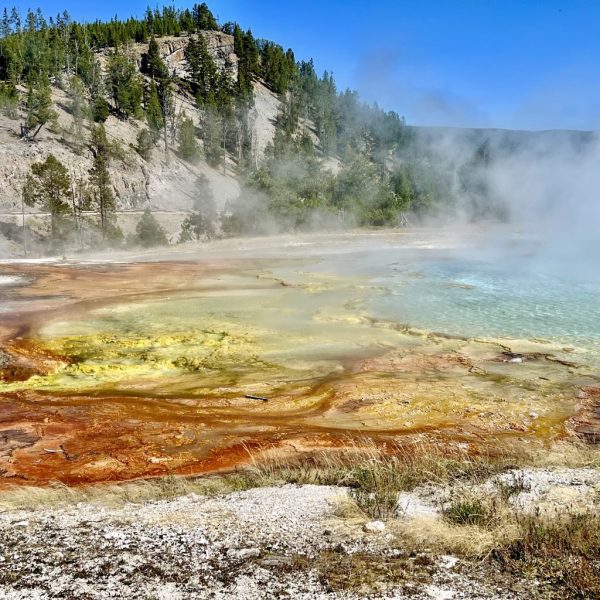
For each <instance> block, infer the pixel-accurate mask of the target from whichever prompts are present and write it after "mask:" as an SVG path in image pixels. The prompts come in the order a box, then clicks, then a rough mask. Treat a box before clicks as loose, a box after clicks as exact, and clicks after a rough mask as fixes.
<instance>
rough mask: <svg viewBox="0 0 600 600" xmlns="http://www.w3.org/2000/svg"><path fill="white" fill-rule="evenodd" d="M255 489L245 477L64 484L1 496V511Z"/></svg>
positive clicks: (15, 490)
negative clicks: (80, 484) (78, 484)
mask: <svg viewBox="0 0 600 600" xmlns="http://www.w3.org/2000/svg"><path fill="white" fill-rule="evenodd" d="M253 486H254V481H253V479H252V478H248V477H247V476H245V475H243V474H241V475H229V476H227V477H225V476H223V477H219V476H215V477H197V478H187V477H174V476H168V477H161V478H158V479H149V480H140V481H132V482H129V483H120V484H115V483H111V484H98V485H89V486H79V487H69V486H66V485H63V484H61V483H54V484H52V485H50V486H49V487H33V486H14V487H12V488H9V489H7V490H5V491H3V492H1V493H0V510H4V511H7V510H19V509H24V510H35V509H38V508H45V507H49V506H57V505H65V504H77V503H79V502H88V503H93V504H101V505H103V506H109V507H119V506H123V505H124V504H127V503H135V504H144V503H146V502H153V501H157V500H168V499H172V498H177V497H179V496H185V495H186V494H191V493H194V494H198V495H201V496H211V495H218V494H224V493H228V492H232V491H236V490H241V489H248V488H250V487H253Z"/></svg>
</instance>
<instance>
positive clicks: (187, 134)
mask: <svg viewBox="0 0 600 600" xmlns="http://www.w3.org/2000/svg"><path fill="white" fill-rule="evenodd" d="M179 155H180V156H181V158H183V159H184V160H187V161H188V162H196V161H197V160H198V158H199V157H200V148H199V146H198V140H197V139H196V127H195V125H194V122H193V121H192V119H190V118H189V117H187V115H186V114H185V113H184V114H183V116H182V118H181V121H180V123H179Z"/></svg>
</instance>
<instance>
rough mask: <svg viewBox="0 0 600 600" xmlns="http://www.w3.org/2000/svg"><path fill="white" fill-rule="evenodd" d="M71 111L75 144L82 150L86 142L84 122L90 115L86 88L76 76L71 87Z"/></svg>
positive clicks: (72, 79)
mask: <svg viewBox="0 0 600 600" xmlns="http://www.w3.org/2000/svg"><path fill="white" fill-rule="evenodd" d="M69 98H70V105H69V111H70V113H71V115H72V117H73V128H72V133H73V137H74V138H75V144H76V145H77V146H78V148H80V147H81V146H82V144H83V142H84V137H85V130H84V122H85V119H86V118H87V117H88V115H89V107H88V104H87V102H86V99H85V88H84V86H83V82H82V81H81V79H79V77H77V76H76V75H74V76H73V77H72V78H71V82H70V86H69Z"/></svg>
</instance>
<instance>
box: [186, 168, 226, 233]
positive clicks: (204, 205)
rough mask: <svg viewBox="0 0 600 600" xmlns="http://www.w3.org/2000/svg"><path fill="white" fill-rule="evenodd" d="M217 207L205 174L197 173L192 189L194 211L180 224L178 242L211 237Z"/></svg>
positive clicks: (213, 230) (213, 231)
mask: <svg viewBox="0 0 600 600" xmlns="http://www.w3.org/2000/svg"><path fill="white" fill-rule="evenodd" d="M216 220H217V209H216V206H215V199H214V196H213V193H212V190H211V188H210V184H209V181H208V178H207V177H206V175H204V174H202V175H199V176H198V178H197V179H196V183H195V190H194V212H193V213H192V214H190V215H188V216H187V217H186V218H185V219H184V221H183V223H182V224H181V233H180V235H179V242H189V241H193V240H201V239H212V238H213V237H214V236H215V233H216V232H215V222H216Z"/></svg>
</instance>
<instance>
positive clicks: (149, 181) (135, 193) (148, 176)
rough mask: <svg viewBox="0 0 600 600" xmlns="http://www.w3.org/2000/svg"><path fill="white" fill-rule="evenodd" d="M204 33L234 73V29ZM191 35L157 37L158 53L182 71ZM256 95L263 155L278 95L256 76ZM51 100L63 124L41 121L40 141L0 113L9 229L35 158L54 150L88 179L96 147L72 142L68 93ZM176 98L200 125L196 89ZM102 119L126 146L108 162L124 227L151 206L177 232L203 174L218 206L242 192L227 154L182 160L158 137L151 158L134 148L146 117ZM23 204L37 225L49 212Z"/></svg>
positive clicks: (4, 214)
mask: <svg viewBox="0 0 600 600" xmlns="http://www.w3.org/2000/svg"><path fill="white" fill-rule="evenodd" d="M205 35H206V38H207V40H208V46H209V49H210V51H211V54H212V55H213V57H214V59H215V62H216V63H217V65H218V66H219V68H221V69H223V70H225V71H226V72H228V73H229V74H230V76H231V77H234V78H235V77H237V57H236V55H235V53H234V51H233V38H232V36H229V35H226V34H223V33H221V32H206V33H205ZM187 41H188V36H181V37H167V38H163V39H160V40H159V41H158V44H159V48H160V54H161V57H162V58H163V59H164V61H165V63H166V64H167V65H168V67H169V69H170V70H171V71H172V72H173V73H175V74H176V75H177V76H182V77H185V59H184V48H185V45H186V44H187ZM147 47H148V45H147V44H132V45H131V47H130V51H131V52H132V54H133V55H134V56H135V57H136V59H137V62H138V67H139V65H140V64H141V57H142V55H143V53H144V52H145V51H146V50H147ZM106 55H107V51H105V52H103V53H101V54H100V56H99V58H100V61H101V62H104V61H105V60H106ZM254 98H255V102H254V107H253V108H252V110H251V113H250V121H251V123H252V136H253V138H254V139H255V140H257V148H256V151H257V154H258V156H259V157H262V156H263V155H264V151H265V147H266V145H267V144H268V143H269V142H271V141H272V139H273V137H274V133H275V125H274V122H275V120H276V118H277V115H278V112H279V109H280V101H279V100H278V98H277V97H276V95H275V94H274V93H273V92H271V91H270V90H269V89H267V88H266V87H265V86H264V85H263V84H262V83H261V82H260V81H257V82H255V83H254ZM52 101H53V104H54V106H55V110H56V112H57V114H58V119H57V123H58V128H57V129H53V130H52V131H50V130H49V129H43V130H42V132H41V133H40V134H39V136H38V137H37V138H36V140H35V141H28V140H25V139H23V138H21V137H20V135H19V128H20V124H21V123H22V119H19V118H16V119H15V118H13V119H11V118H9V117H7V116H5V115H1V116H0V157H1V159H0V189H1V190H2V192H1V193H0V222H2V224H4V229H5V230H6V229H7V224H14V225H20V224H21V222H22V214H21V211H22V206H21V196H22V189H23V186H24V185H25V180H26V178H27V175H28V174H29V172H30V170H31V165H32V164H33V163H35V162H39V161H42V160H43V159H44V158H45V157H46V156H48V155H49V154H53V155H55V156H56V157H57V158H58V159H59V160H60V161H61V162H62V163H63V164H64V165H65V166H66V167H67V169H68V171H69V173H70V174H71V177H72V179H73V182H74V185H75V187H77V186H78V184H84V183H85V181H86V180H87V176H88V172H89V170H90V168H91V166H92V158H93V155H92V152H91V151H90V150H89V149H85V148H84V149H83V151H81V150H80V149H79V148H77V146H75V145H74V143H73V139H72V138H73V136H72V135H70V132H71V131H72V130H73V127H74V118H73V115H72V114H71V113H70V111H69V110H68V103H69V96H68V94H67V92H66V91H65V90H62V89H60V88H59V87H58V86H53V88H52ZM174 105H175V111H176V112H177V113H181V112H185V113H186V114H187V115H189V116H190V117H191V118H192V120H193V121H194V123H195V124H196V126H198V127H199V126H200V123H201V118H202V114H201V111H200V110H199V109H198V107H197V106H196V103H195V102H194V98H193V96H191V95H190V94H185V93H183V92H182V91H181V90H178V91H177V93H176V94H175V97H174ZM92 126H93V123H86V125H85V129H86V132H87V133H86V135H89V132H90V129H91V127H92ZM104 126H105V128H106V133H107V136H108V138H109V140H111V141H112V142H114V143H117V144H119V146H120V148H121V150H122V153H121V158H120V159H118V160H114V161H112V162H111V164H110V168H109V170H110V177H111V183H112V188H113V190H114V194H115V198H116V202H117V213H118V219H119V223H120V225H121V227H122V228H123V231H124V233H125V234H127V233H131V231H132V230H133V229H134V227H135V224H136V222H137V220H138V219H139V214H140V212H141V211H143V210H144V209H145V208H148V207H149V208H151V210H152V211H153V212H156V213H157V215H156V216H157V218H158V219H159V221H160V222H161V224H162V225H163V227H165V229H166V230H167V232H168V234H169V237H170V238H172V239H174V240H176V237H177V235H178V233H179V230H180V227H181V222H182V221H183V219H184V218H185V216H186V215H187V214H189V213H190V211H191V210H192V208H193V206H194V201H195V196H196V192H195V182H196V179H197V178H198V176H199V175H205V176H206V177H207V178H208V181H209V185H210V187H211V189H212V191H213V194H214V197H215V200H216V203H217V206H218V208H219V209H222V208H223V206H224V205H225V203H226V202H227V201H231V200H233V199H235V198H237V197H238V196H239V195H240V184H239V182H238V178H237V177H236V172H235V164H233V161H232V159H231V158H230V157H228V159H227V162H226V164H224V165H223V166H222V167H218V168H213V167H211V166H209V165H208V164H207V162H206V160H199V161H198V162H197V163H196V164H194V163H190V162H188V161H185V160H183V159H182V158H180V157H179V156H178V154H177V152H176V144H172V145H171V147H170V148H169V152H168V154H167V153H165V151H164V148H163V146H162V145H161V144H158V145H157V146H156V148H155V150H154V151H153V153H152V156H151V158H150V159H149V160H146V159H144V158H142V157H141V156H140V155H139V154H138V153H137V152H136V151H135V146H136V137H137V135H138V133H139V132H140V131H141V130H142V129H143V128H144V127H145V126H146V123H145V120H144V119H132V118H130V119H127V120H123V119H120V118H118V117H117V116H115V115H109V117H108V118H107V120H106V122H105V124H104ZM26 212H27V213H28V216H27V217H26V218H27V220H28V223H30V224H31V226H32V228H34V229H38V228H40V227H42V225H41V223H40V222H39V221H40V217H36V215H40V214H42V213H43V212H44V211H43V210H42V209H40V208H37V207H33V208H31V207H26ZM36 221H37V222H36Z"/></svg>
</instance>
